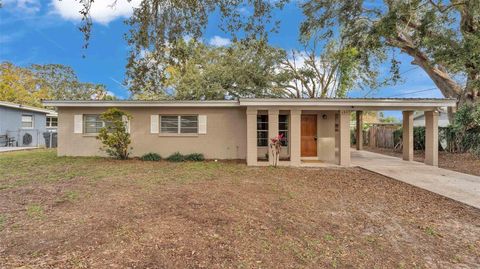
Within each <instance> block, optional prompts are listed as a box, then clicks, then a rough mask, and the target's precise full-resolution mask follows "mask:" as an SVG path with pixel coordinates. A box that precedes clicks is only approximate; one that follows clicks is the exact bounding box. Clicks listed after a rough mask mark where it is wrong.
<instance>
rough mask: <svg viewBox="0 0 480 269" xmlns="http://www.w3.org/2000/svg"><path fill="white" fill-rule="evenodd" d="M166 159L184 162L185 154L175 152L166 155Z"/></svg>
mask: <svg viewBox="0 0 480 269" xmlns="http://www.w3.org/2000/svg"><path fill="white" fill-rule="evenodd" d="M167 161H169V162H177V163H178V162H184V161H185V156H183V155H182V154H180V152H175V153H173V154H172V155H170V156H168V158H167Z"/></svg>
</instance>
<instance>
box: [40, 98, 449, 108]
mask: <svg viewBox="0 0 480 269" xmlns="http://www.w3.org/2000/svg"><path fill="white" fill-rule="evenodd" d="M43 104H44V105H47V106H54V107H256V108H258V109H262V108H268V107H278V108H279V109H282V108H285V109H287V108H292V107H296V108H301V109H302V108H304V109H323V110H327V109H332V110H333V109H335V110H336V109H340V110H433V109H438V108H440V107H455V106H456V100H455V99H443V98H342V99H338V98H333V99H318V98H317V99H279V98H241V99H238V100H208V101H182V100H162V101H140V100H117V101H97V100H91V101H70V100H47V101H44V102H43Z"/></svg>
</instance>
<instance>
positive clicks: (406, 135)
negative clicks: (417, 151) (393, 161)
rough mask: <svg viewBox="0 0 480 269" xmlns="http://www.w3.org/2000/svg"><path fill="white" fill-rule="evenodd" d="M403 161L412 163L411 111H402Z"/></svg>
mask: <svg viewBox="0 0 480 269" xmlns="http://www.w3.org/2000/svg"><path fill="white" fill-rule="evenodd" d="M402 128H403V134H402V136H403V160H405V161H413V111H403V126H402Z"/></svg>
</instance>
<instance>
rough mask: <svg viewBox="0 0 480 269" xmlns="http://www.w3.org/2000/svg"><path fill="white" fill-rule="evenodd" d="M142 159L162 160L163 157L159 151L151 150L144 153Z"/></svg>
mask: <svg viewBox="0 0 480 269" xmlns="http://www.w3.org/2000/svg"><path fill="white" fill-rule="evenodd" d="M140 159H141V160H142V161H160V160H161V159H162V157H161V156H160V155H158V154H157V153H154V152H150V153H146V154H143V156H142V157H140Z"/></svg>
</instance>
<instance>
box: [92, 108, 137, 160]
mask: <svg viewBox="0 0 480 269" xmlns="http://www.w3.org/2000/svg"><path fill="white" fill-rule="evenodd" d="M100 118H101V119H102V120H103V121H104V122H105V123H106V124H105V127H103V128H101V129H100V132H99V133H98V136H97V139H98V140H100V142H102V147H101V148H100V149H101V150H103V151H105V152H106V153H107V154H108V155H109V156H111V157H114V158H117V159H121V160H126V159H128V156H129V155H130V150H131V149H132V148H131V147H130V143H131V142H132V141H131V138H130V134H129V132H128V130H127V129H128V123H127V122H128V121H129V120H131V119H132V116H130V115H129V114H127V113H126V112H123V111H121V110H119V109H116V108H110V109H108V110H107V111H106V112H104V113H102V114H101V115H100Z"/></svg>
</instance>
